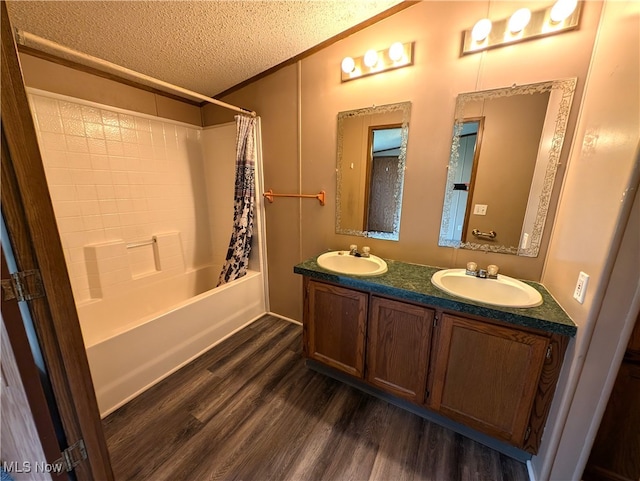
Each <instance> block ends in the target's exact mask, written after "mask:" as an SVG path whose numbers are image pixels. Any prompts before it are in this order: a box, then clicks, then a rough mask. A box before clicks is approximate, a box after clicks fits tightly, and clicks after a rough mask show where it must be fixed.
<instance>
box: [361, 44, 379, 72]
mask: <svg viewBox="0 0 640 481" xmlns="http://www.w3.org/2000/svg"><path fill="white" fill-rule="evenodd" d="M377 63H378V52H376V51H375V50H373V49H371V50H367V53H365V54H364V64H365V65H366V66H367V67H369V68H373V67H375V65H376V64H377Z"/></svg>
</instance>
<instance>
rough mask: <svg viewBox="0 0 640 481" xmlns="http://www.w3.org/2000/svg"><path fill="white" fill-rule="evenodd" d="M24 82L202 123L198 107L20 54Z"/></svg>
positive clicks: (169, 117) (95, 100) (92, 99)
mask: <svg viewBox="0 0 640 481" xmlns="http://www.w3.org/2000/svg"><path fill="white" fill-rule="evenodd" d="M20 65H21V67H22V75H23V77H24V83H25V85H26V86H27V87H33V88H37V89H41V90H46V91H48V92H54V93H57V94H61V95H68V96H70V97H75V98H77V99H83V100H88V101H90V102H97V103H100V104H104V105H110V106H112V107H119V108H121V109H126V110H132V111H134V112H140V113H142V114H148V115H155V116H157V117H162V118H165V119H171V120H177V121H179V122H186V123H188V124H192V125H198V126H201V125H202V117H201V114H200V107H198V106H197V105H192V104H189V103H186V102H180V101H178V100H174V99H171V98H168V97H164V96H162V95H157V94H154V93H152V92H149V91H146V90H141V89H138V88H135V87H132V86H129V85H125V84H122V83H120V82H116V81H114V80H109V79H107V78H103V77H98V76H96V75H92V74H89V73H87V72H82V71H79V70H75V69H72V68H69V67H65V66H64V65H60V64H57V63H54V62H49V61H47V60H43V59H41V58H38V57H33V56H31V55H28V54H25V53H21V54H20Z"/></svg>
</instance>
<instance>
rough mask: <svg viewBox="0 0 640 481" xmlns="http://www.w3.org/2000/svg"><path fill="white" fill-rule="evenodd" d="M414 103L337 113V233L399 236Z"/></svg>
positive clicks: (378, 237) (384, 237) (395, 238)
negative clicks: (410, 119) (412, 104)
mask: <svg viewBox="0 0 640 481" xmlns="http://www.w3.org/2000/svg"><path fill="white" fill-rule="evenodd" d="M410 115H411V103H410V102H402V103H397V104H389V105H379V106H373V107H365V108H362V109H358V110H349V111H346V112H339V113H338V139H337V140H338V152H337V154H338V155H337V162H336V186H337V191H336V234H346V235H359V236H365V237H372V238H376V239H387V240H398V238H399V236H400V211H401V206H402V189H403V184H404V167H405V162H406V156H407V140H408V134H409V117H410Z"/></svg>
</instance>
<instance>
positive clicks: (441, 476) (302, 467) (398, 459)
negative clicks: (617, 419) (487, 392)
mask: <svg viewBox="0 0 640 481" xmlns="http://www.w3.org/2000/svg"><path fill="white" fill-rule="evenodd" d="M301 336H302V328H301V327H300V326H297V325H295V324H291V323H288V322H286V321H283V320H281V319H278V318H275V317H270V316H265V317H263V318H262V319H260V320H258V321H256V322H255V323H253V324H252V325H251V326H249V327H247V328H245V329H243V330H242V331H240V332H239V333H237V334H235V335H234V336H233V337H231V338H230V339H227V340H226V341H224V342H223V343H221V344H219V345H218V346H216V347H215V348H213V349H211V350H210V351H209V352H207V353H206V354H204V355H203V356H201V357H199V358H198V359H196V360H195V361H193V362H192V363H190V364H189V365H187V366H185V367H184V368H182V369H181V370H179V371H178V372H176V373H175V374H173V375H171V376H170V377H168V378H167V379H165V380H164V381H162V382H161V383H159V384H157V385H156V386H154V387H153V388H151V389H149V390H148V391H146V392H145V393H143V394H141V395H140V396H138V397H137V398H135V399H134V400H132V401H131V402H129V403H128V404H126V405H125V406H123V407H122V408H120V409H119V410H118V411H116V412H114V413H113V414H111V415H110V416H108V417H107V418H106V419H105V420H104V427H105V434H106V436H107V442H108V445H109V451H110V454H111V461H112V464H113V468H114V471H115V474H116V479H117V480H118V481H125V480H136V481H138V480H139V481H143V480H153V481H161V480H172V481H174V480H175V481H177V480H190V481H191V480H197V481H200V480H244V481H254V480H255V481H262V480H331V481H340V480H355V481H359V480H384V481H386V480H393V481H400V480H434V481H447V480H456V481H457V480H488V481H501V480H504V481H518V480H527V479H528V476H527V471H526V467H525V466H524V465H523V464H522V463H520V462H517V461H514V460H512V459H510V458H508V457H506V456H504V455H502V454H500V453H498V452H496V451H493V450H491V449H489V448H487V447H485V446H483V445H481V444H478V443H476V442H474V441H471V440H469V439H467V438H464V437H463V436H460V435H458V434H455V433H453V432H452V431H449V430H447V429H445V428H442V427H440V426H438V425H436V424H433V423H431V422H429V421H426V420H424V419H422V418H421V417H419V416H416V415H415V414H411V413H408V412H406V411H404V410H402V409H400V408H398V407H395V406H393V405H391V404H389V403H387V402H385V401H381V400H378V399H376V398H374V397H372V396H370V395H368V394H364V393H361V392H360V391H358V390H356V389H354V388H351V387H349V386H346V385H344V384H342V383H340V382H338V381H335V380H333V379H331V378H328V377H326V376H324V375H322V374H319V373H316V372H314V371H312V370H310V369H308V368H307V367H305V365H304V361H303V359H302V356H301Z"/></svg>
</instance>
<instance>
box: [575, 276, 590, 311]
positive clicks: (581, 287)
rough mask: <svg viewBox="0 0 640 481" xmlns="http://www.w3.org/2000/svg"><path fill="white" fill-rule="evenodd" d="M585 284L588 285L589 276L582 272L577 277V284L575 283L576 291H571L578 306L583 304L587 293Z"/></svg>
mask: <svg viewBox="0 0 640 481" xmlns="http://www.w3.org/2000/svg"><path fill="white" fill-rule="evenodd" d="M587 284H589V275H588V274H585V273H584V272H580V274H579V275H578V282H577V283H576V290H575V291H573V298H574V299H575V300H576V301H578V302H579V303H580V304H582V303H584V296H585V294H586V292H587Z"/></svg>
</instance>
